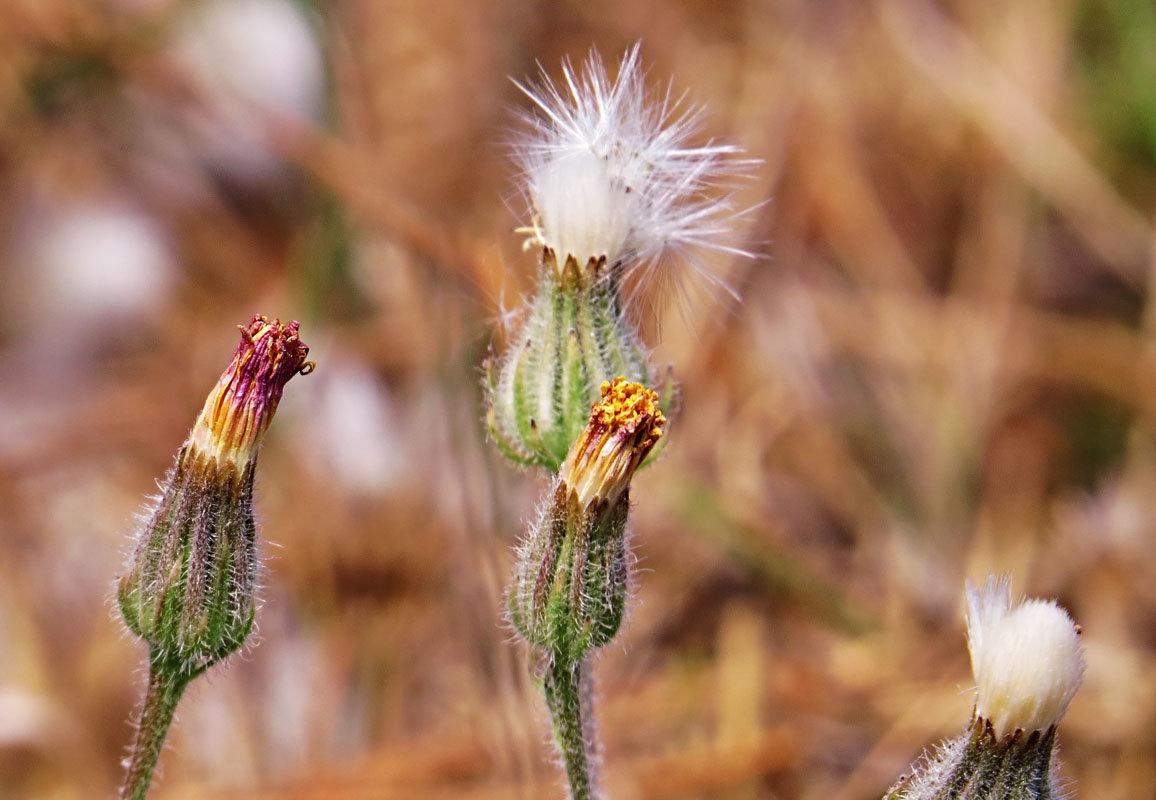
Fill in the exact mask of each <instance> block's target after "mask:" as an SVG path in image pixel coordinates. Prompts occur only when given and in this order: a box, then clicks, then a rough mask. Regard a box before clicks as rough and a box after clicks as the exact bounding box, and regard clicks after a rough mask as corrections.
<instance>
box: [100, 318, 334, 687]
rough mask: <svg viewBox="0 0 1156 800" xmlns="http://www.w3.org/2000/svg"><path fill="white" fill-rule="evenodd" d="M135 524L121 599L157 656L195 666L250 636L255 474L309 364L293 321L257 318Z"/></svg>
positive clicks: (244, 330)
mask: <svg viewBox="0 0 1156 800" xmlns="http://www.w3.org/2000/svg"><path fill="white" fill-rule="evenodd" d="M238 327H240V328H241V343H240V345H239V346H238V347H237V350H236V352H235V353H234V354H233V359H232V361H231V362H230V363H229V366H228V367H227V368H226V369H225V372H224V374H223V375H222V376H221V379H220V380H219V381H218V382H217V385H216V386H215V387H214V388H213V390H212V391H211V392H210V393H209V397H208V399H207V400H206V401H205V406H204V409H203V410H202V411H201V414H200V416H199V417H198V418H197V421H196V424H195V425H194V426H193V430H192V432H191V433H190V434H189V438H188V439H187V440H186V441H185V443H184V445H183V446H182V447H181V449H180V452H179V453H178V454H177V459H176V464H175V466H174V467H173V468H172V470H170V471H169V474H168V475H167V476H166V477H165V480H164V481H163V483H162V486H161V496H160V497H159V498H158V499H157V501H156V504H155V506H154V507H153V508H152V510H151V512H150V513H149V515H148V518H147V520H145V521H144V524H143V525H142V527H141V529H140V530H139V531H138V533H137V543H136V548H135V550H134V552H133V555H132V558H131V559H130V562H129V565H128V571H127V572H126V574H125V575H124V576H123V577H122V578H121V580H120V583H119V586H118V593H117V596H118V600H119V602H120V607H121V611H122V612H123V614H124V618H125V622H126V623H127V624H128V627H129V629H130V630H132V631H133V632H134V633H135V634H137V635H138V636H140V637H141V638H143V639H144V640H145V641H146V642H148V644H149V647H150V649H151V651H152V654H153V658H154V660H156V659H160V660H162V661H164V662H165V663H166V664H168V665H169V666H170V667H171V668H172V669H175V670H178V671H180V672H182V673H186V674H193V673H195V672H196V671H198V670H201V669H204V668H206V667H207V666H208V665H210V664H212V663H215V662H216V661H219V660H220V659H222V658H224V657H226V656H227V655H228V654H229V653H231V652H233V651H234V650H236V649H237V648H238V647H240V646H241V644H242V642H244V640H245V637H246V636H248V633H249V629H250V627H251V626H252V623H253V613H254V608H255V600H254V594H255V591H256V583H257V551H256V536H257V523H256V520H255V518H254V514H253V479H254V474H255V472H256V465H257V462H256V454H257V448H258V446H259V445H260V441H261V437H262V435H263V434H264V433H265V431H266V429H267V428H268V427H269V423H270V422H271V421H272V419H273V413H274V412H275V411H276V409H277V404H278V402H279V401H280V399H281V393H282V391H283V390H284V388H285V384H286V383H287V382H288V381H289V379H290V378H292V377H293V376H294V375H296V374H297V373H299V372H308V371H310V370H311V369H312V366H313V365H312V364H311V363H309V362H306V361H305V356H306V354H308V352H309V348H308V347H306V346H305V345H304V344H303V343H302V342H301V340H300V339H299V338H298V336H297V323H296V322H290V323H288V324H285V325H283V324H281V322H280V321H279V320H273V321H272V322H270V321H269V320H268V319H267V318H266V317H261V316H258V317H254V318H253V321H252V322H250V323H249V325H248V326H238Z"/></svg>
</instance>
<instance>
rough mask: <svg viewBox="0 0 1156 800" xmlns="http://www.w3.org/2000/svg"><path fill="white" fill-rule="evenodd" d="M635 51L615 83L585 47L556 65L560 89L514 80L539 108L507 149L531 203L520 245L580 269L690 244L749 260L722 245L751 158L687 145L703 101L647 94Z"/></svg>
mask: <svg viewBox="0 0 1156 800" xmlns="http://www.w3.org/2000/svg"><path fill="white" fill-rule="evenodd" d="M638 53H639V47H638V45H635V46H634V47H632V48H631V49H630V50H628V51H627V52H626V54H625V55H624V56H623V59H622V62H621V63H620V64H619V67H618V74H617V77H616V78H615V79H614V80H613V81H611V80H610V78H609V76H608V75H607V73H606V69H605V67H604V66H603V64H602V59H601V58H600V57H599V56H598V54H597V53H596V52H591V54H590V56H589V57H588V58H587V60H586V62H585V63H584V64H583V65H582V68H581V70H577V71H576V70H575V69H574V68H573V67H572V66H571V64H570V63H569V62H565V63H564V64H563V67H562V74H563V85H561V86H559V85H558V84H556V83H554V82H553V81H552V80H550V78H549V77H547V76H546V75H545V73H544V72H543V75H542V78H541V81H540V82H539V83H538V84H537V85H531V86H527V85H523V84H521V83H519V84H518V86H519V88H521V89H522V91H523V92H525V93H526V95H527V96H528V97H529V98H530V100H531V101H532V102H533V103H534V106H535V107H536V109H535V111H533V112H531V113H529V114H527V115H526V123H527V126H528V128H529V131H528V133H526V134H525V135H524V136H523V137H522V138H521V139H520V140H518V141H517V142H516V143H515V148H514V149H515V154H516V157H517V160H518V162H519V165H520V166H521V169H522V172H523V180H524V181H525V186H524V189H525V192H526V194H527V195H528V197H529V201H530V205H531V214H532V220H531V225H530V226H529V227H528V228H527V229H526V230H527V231H528V232H529V233H530V234H531V238H530V240H529V242H528V244H535V245H540V246H542V247H543V248H544V249H545V250H546V253H547V255H546V257H547V260H549V261H553V263H554V264H555V265H556V267H557V269H559V270H564V269H565V266H566V264H567V263H568V261H569V259H570V258H573V259H574V261H575V262H576V264H577V266H579V267H583V266H585V265H586V264H587V263H589V262H591V261H594V262H595V263H597V262H598V260H599V259H601V258H605V259H606V264H607V265H609V266H610V267H611V268H615V269H621V270H627V271H637V270H640V271H641V272H642V273H644V274H645V273H648V272H650V271H652V270H653V268H654V267H655V266H656V265H657V263H658V262H659V260H660V259H662V260H665V259H664V257H665V256H667V255H670V254H672V253H675V252H678V251H686V250H688V249H693V248H699V247H705V248H712V249H715V250H723V251H727V252H731V253H736V254H743V255H746V254H745V253H744V252H743V251H741V250H739V249H737V248H734V247H732V246H729V245H727V244H726V237H727V235H728V234H729V233H730V226H731V223H732V222H733V221H734V217H735V211H734V207H733V205H732V202H731V196H730V194H729V193H728V191H727V190H726V184H728V183H729V182H730V180H731V179H733V178H735V177H737V175H738V173H739V172H741V171H742V170H743V169H744V168H745V167H747V166H749V165H750V164H751V163H752V162H750V161H746V160H742V159H738V158H736V156H737V155H738V154H739V153H740V152H741V150H740V149H739V148H737V147H734V146H732V145H722V144H714V143H710V142H708V143H707V144H705V145H703V146H701V147H691V146H690V145H689V140H690V139H691V137H692V136H693V134H694V133H695V132H696V131H697V129H698V127H699V125H700V122H701V118H702V108H701V107H694V106H685V105H683V103H682V101H681V98H674V97H672V95H671V91H670V89H669V88H668V89H667V91H666V93H665V94H662V95H659V96H657V97H650V96H648V94H647V92H646V90H645V87H644V85H643V72H642V68H641V66H640V64H639V56H638ZM720 187H721V188H722V196H721V197H720V196H718V194H719V192H718V190H719V189H720ZM689 263H690V265H691V266H692V267H697V264H696V263H694V262H693V261H691V262H689ZM703 274H704V275H708V276H709V274H708V273H705V272H704V273H703Z"/></svg>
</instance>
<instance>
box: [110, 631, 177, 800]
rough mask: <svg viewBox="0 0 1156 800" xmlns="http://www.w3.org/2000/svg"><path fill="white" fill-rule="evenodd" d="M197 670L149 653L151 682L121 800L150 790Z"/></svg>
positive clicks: (138, 798)
mask: <svg viewBox="0 0 1156 800" xmlns="http://www.w3.org/2000/svg"><path fill="white" fill-rule="evenodd" d="M194 677H195V674H190V673H188V672H183V671H181V670H179V669H174V668H173V667H172V666H171V665H169V664H166V663H165V661H164V660H162V659H161V658H160V657H158V655H157V654H156V652H153V653H151V654H150V655H149V683H148V690H147V691H146V693H145V701H144V707H143V708H142V709H141V714H140V721H139V722H138V723H137V729H136V739H135V740H134V741H133V745H132V754H131V755H130V757H129V762H128V771H127V772H126V773H125V776H124V785H123V786H122V788H121V790H120V796H121V798H122V800H144V798H145V797H146V796H147V795H148V792H149V784H150V783H151V782H152V777H153V771H154V770H155V769H156V766H157V760H158V759H159V758H160V755H161V748H162V747H163V746H164V743H165V736H166V735H167V734H168V732H169V726H170V725H172V722H173V714H174V713H175V712H176V710H177V703H178V702H180V699H181V695H182V694H183V693H184V691H185V687H186V686H188V685H189V682H190V681H191V680H192V679H193V678H194Z"/></svg>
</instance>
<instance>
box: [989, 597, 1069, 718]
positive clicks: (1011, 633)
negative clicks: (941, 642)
mask: <svg viewBox="0 0 1156 800" xmlns="http://www.w3.org/2000/svg"><path fill="white" fill-rule="evenodd" d="M967 606H968V610H967V638H968V648H969V649H970V650H971V668H972V672H973V673H974V674H975V682H976V686H977V689H978V694H977V697H976V714H977V715H978V716H979V717H981V718H982V719H985V720H988V721H989V722H991V724H992V727H993V728H994V730H995V734H996V736H999V737H1002V736H1005V735H1007V734H1009V733H1012V732H1014V731H1015V730H1016V729H1017V728H1018V729H1022V730H1024V731H1029V732H1030V731H1035V730H1039V731H1042V730H1046V729H1047V728H1049V727H1051V726H1052V725H1054V724H1056V723H1057V722H1058V721H1059V719H1060V717H1061V716H1063V714H1064V711H1066V710H1067V708H1068V703H1069V702H1070V701H1071V699H1072V696H1073V695H1075V693H1076V690H1077V689H1078V688H1079V687H1080V682H1081V681H1082V680H1083V676H1084V654H1083V651H1082V649H1081V647H1080V643H1079V633H1078V629H1077V627H1076V624H1075V623H1074V622H1072V618H1071V617H1069V616H1068V612H1067V611H1065V610H1064V609H1062V608H1060V607H1059V606H1058V605H1056V604H1055V602H1054V601H1052V600H1032V599H1025V600H1023V601H1022V602H1020V603H1019V604H1018V605H1016V606H1015V607H1012V604H1011V582H1010V580H1009V579H1008V578H1006V577H1004V578H1000V579H998V580H997V579H996V578H995V577H989V578H988V580H987V583H986V584H985V585H984V587H983V589H982V590H978V589H976V587H975V586H974V585H972V584H971V582H970V581H969V582H968V584H967Z"/></svg>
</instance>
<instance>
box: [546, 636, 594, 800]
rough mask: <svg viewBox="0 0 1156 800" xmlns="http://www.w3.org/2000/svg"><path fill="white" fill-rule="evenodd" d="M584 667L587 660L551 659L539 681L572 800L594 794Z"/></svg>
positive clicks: (590, 799)
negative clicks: (544, 695) (543, 692)
mask: <svg viewBox="0 0 1156 800" xmlns="http://www.w3.org/2000/svg"><path fill="white" fill-rule="evenodd" d="M586 670H587V661H586V659H581V660H579V661H569V660H566V659H558V658H554V659H551V661H550V664H549V665H548V666H547V667H546V675H545V678H544V680H543V683H542V686H543V689H544V691H545V694H546V705H547V706H548V707H549V709H550V720H551V722H552V723H553V728H554V741H555V742H556V743H557V744H558V749H559V750H560V751H561V752H562V760H563V762H565V764H566V777H567V778H568V779H569V781H570V797H571V798H572V800H594V798H595V796H596V794H595V775H594V764H593V760H594V759H593V752H592V751H593V744H594V743H593V741H592V739H591V738H590V737H589V736H587V733H588V731H587V724H588V719H587V717H588V715H589V711H590V684H589V681H588V680H587V676H586V675H585V674H584V673H585V672H586Z"/></svg>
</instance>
